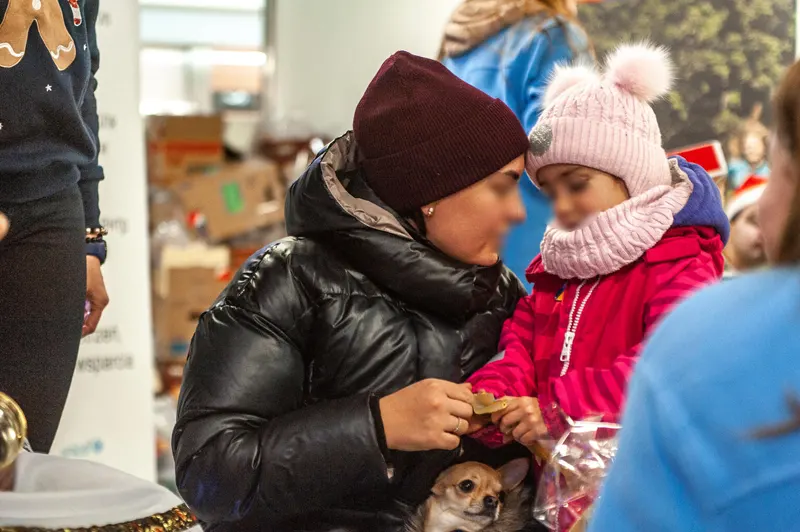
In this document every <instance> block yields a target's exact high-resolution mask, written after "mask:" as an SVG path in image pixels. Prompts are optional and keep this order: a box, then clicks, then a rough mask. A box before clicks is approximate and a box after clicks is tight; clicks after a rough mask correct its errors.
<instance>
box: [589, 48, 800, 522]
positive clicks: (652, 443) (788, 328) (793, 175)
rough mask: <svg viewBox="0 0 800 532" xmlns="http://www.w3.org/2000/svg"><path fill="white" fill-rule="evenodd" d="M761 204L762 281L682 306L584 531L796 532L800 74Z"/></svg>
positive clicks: (645, 372)
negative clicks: (764, 263)
mask: <svg viewBox="0 0 800 532" xmlns="http://www.w3.org/2000/svg"><path fill="white" fill-rule="evenodd" d="M774 104H775V108H774V113H773V116H774V118H773V120H774V123H775V131H774V134H773V139H772V142H771V146H770V154H769V158H770V166H771V176H770V179H769V181H768V183H767V188H766V190H765V191H764V193H763V195H762V196H761V199H760V200H759V202H760V204H759V208H760V220H759V221H760V224H761V228H762V232H763V236H764V242H765V247H766V251H767V256H768V257H769V259H770V262H771V264H772V265H773V267H772V269H771V270H769V271H764V272H760V273H755V274H749V275H744V276H742V277H739V278H737V279H734V280H731V281H729V282H727V283H723V284H719V285H716V286H714V287H712V288H710V289H708V290H706V291H704V292H701V293H700V294H699V295H697V296H695V297H694V298H692V299H690V300H689V301H687V302H686V303H685V304H683V305H682V306H680V307H679V308H678V309H677V310H675V311H674V312H673V313H672V314H671V315H670V317H668V318H667V319H666V320H665V321H664V323H663V324H662V326H661V327H660V328H659V329H658V330H657V332H656V333H655V334H654V335H653V337H652V339H651V340H650V343H649V346H648V347H647V348H646V349H645V352H644V353H643V355H642V357H641V360H640V362H639V364H638V365H637V367H636V371H635V373H634V377H633V379H632V381H631V385H630V389H629V395H628V405H627V411H626V413H625V415H624V417H623V421H622V425H623V430H622V432H621V435H620V447H619V453H618V455H617V459H616V462H615V463H614V465H613V466H612V468H611V472H610V474H609V477H608V479H607V480H606V484H605V486H604V490H603V491H602V493H601V496H600V498H599V501H598V504H597V508H596V510H595V513H594V515H593V517H592V523H591V525H590V531H592V532H606V531H609V532H612V531H613V532H628V531H631V532H632V531H642V530H646V531H648V532H655V531H673V530H676V531H677V530H680V531H698V532H699V531H702V532H714V531H728V530H730V531H734V530H736V531H738V530H747V531H749V532H753V531H755V532H758V531H772V530H800V503H798V494H800V460H798V450H799V449H800V364H798V354H799V353H800V182H798V180H799V179H800V177H799V176H800V63H795V64H794V66H792V67H791V68H790V70H789V72H788V73H787V75H786V77H785V79H784V80H783V82H782V84H781V86H780V88H779V89H778V91H777V93H776V96H775V102H774Z"/></svg>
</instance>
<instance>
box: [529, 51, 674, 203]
mask: <svg viewBox="0 0 800 532" xmlns="http://www.w3.org/2000/svg"><path fill="white" fill-rule="evenodd" d="M671 85H672V64H671V62H670V59H669V54H668V53H667V51H666V49H664V48H662V47H656V46H652V45H649V44H647V43H643V44H638V45H625V46H620V47H619V48H618V49H617V50H616V51H615V52H614V53H613V54H611V56H610V57H609V58H608V59H607V61H606V68H605V73H603V74H600V73H598V72H597V71H595V70H594V69H593V68H591V67H587V66H572V67H564V66H560V67H556V70H555V72H554V74H553V78H552V80H551V82H550V85H549V86H548V88H547V91H546V93H545V97H544V104H545V108H544V110H543V111H542V114H541V116H540V117H539V121H538V122H537V123H536V127H534V128H533V130H532V131H531V133H530V136H529V141H530V150H529V151H528V155H527V157H526V169H527V170H528V175H529V176H530V177H531V179H532V180H533V182H534V184H536V185H537V186H538V182H537V178H536V173H537V172H538V171H539V169H541V168H544V167H545V166H549V165H551V164H577V165H581V166H588V167H590V168H594V169H596V170H600V171H603V172H606V173H608V174H611V175H613V176H615V177H618V178H620V179H622V180H623V181H624V182H625V184H626V185H627V187H628V192H629V193H630V195H631V197H635V196H638V195H640V194H643V193H644V192H646V191H647V190H649V189H651V188H653V187H656V186H659V185H670V184H671V177H670V170H669V164H668V162H667V155H666V153H665V152H664V149H663V148H662V147H661V130H660V129H659V127H658V122H657V121H656V115H655V113H654V112H653V109H652V108H651V107H650V105H649V103H650V102H652V101H654V100H656V99H658V98H659V97H661V96H663V95H664V94H666V93H667V92H668V91H669V89H670V87H671Z"/></svg>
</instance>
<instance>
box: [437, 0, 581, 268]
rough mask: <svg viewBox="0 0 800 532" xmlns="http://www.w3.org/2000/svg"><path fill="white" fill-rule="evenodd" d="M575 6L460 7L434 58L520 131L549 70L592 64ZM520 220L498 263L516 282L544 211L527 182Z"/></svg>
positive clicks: (507, 0)
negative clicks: (508, 114) (504, 110)
mask: <svg viewBox="0 0 800 532" xmlns="http://www.w3.org/2000/svg"><path fill="white" fill-rule="evenodd" d="M577 14H578V0H464V2H462V3H461V5H460V6H459V7H458V8H457V9H456V11H455V13H454V14H453V16H452V17H451V19H450V22H449V23H448V24H447V27H446V29H445V36H444V39H443V41H442V47H441V52H440V58H441V60H442V62H443V63H444V64H445V66H447V67H448V68H449V69H450V70H451V71H452V72H454V73H455V74H456V75H457V76H458V77H460V78H461V79H463V80H464V81H466V82H467V83H470V84H472V85H474V86H475V87H477V88H479V89H481V90H482V91H484V92H485V93H487V94H490V95H491V96H494V97H495V98H500V99H501V100H503V101H504V102H505V103H506V104H507V105H508V106H509V107H510V108H511V110H512V111H514V114H516V115H517V118H518V119H519V120H520V122H522V126H523V128H524V129H525V131H530V130H531V129H533V126H535V125H536V121H537V120H538V119H539V113H540V112H541V109H542V99H543V97H544V91H545V88H546V87H547V82H548V81H549V79H550V75H551V73H552V71H553V68H554V67H555V65H557V64H559V63H569V62H573V61H576V60H579V61H581V60H582V61H589V62H591V61H592V57H591V53H590V47H589V43H588V40H587V38H586V34H585V33H584V31H583V29H582V28H581V27H580V25H579V24H578V21H577ZM520 189H521V191H522V197H523V201H524V203H525V209H526V210H527V212H528V217H527V220H526V221H525V223H524V224H522V225H520V226H519V227H517V228H516V229H514V230H513V231H512V232H511V235H510V236H509V240H508V244H507V246H506V251H505V252H504V253H503V260H504V262H505V263H506V264H507V265H508V267H509V268H511V270H512V271H513V272H514V273H515V274H517V276H518V277H519V278H520V279H525V269H526V268H527V267H528V264H529V262H530V256H529V253H526V251H525V250H526V249H530V247H531V246H533V247H538V246H539V242H540V241H541V239H542V236H543V235H544V230H545V227H546V226H547V223H548V222H549V221H550V219H551V218H552V214H551V209H550V206H549V204H548V202H547V201H546V199H545V198H544V196H543V195H542V193H541V192H539V191H538V190H537V189H536V187H534V186H533V183H532V182H530V180H528V179H523V180H522V183H521V184H520Z"/></svg>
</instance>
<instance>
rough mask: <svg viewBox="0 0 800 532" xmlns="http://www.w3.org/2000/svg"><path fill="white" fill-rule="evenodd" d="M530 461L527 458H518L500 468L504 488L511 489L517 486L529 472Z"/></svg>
mask: <svg viewBox="0 0 800 532" xmlns="http://www.w3.org/2000/svg"><path fill="white" fill-rule="evenodd" d="M529 467H530V461H528V459H527V458H517V459H516V460H512V461H510V462H509V463H507V464H506V465H504V466H503V467H501V468H500V469H499V471H500V475H501V476H502V483H503V490H505V491H511V490H513V489H515V488H517V487H518V486H519V485H520V484H522V481H523V480H525V477H526V476H527V474H528V468H529Z"/></svg>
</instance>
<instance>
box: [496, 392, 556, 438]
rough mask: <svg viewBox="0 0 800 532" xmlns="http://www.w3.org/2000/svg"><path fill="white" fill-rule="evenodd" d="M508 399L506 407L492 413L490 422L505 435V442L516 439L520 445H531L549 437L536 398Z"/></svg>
mask: <svg viewBox="0 0 800 532" xmlns="http://www.w3.org/2000/svg"><path fill="white" fill-rule="evenodd" d="M508 401H509V404H508V408H506V409H505V410H501V411H500V412H495V413H494V414H492V422H493V423H494V424H495V425H497V427H498V428H499V429H500V432H502V433H503V434H504V435H505V441H506V443H508V442H510V441H511V440H517V441H518V442H519V443H521V444H522V445H531V444H533V443H534V442H536V441H537V440H542V439H546V438H548V437H549V432H548V431H547V426H546V425H545V424H544V420H543V419H542V412H541V410H540V409H539V400H538V399H536V398H535V397H509V398H508Z"/></svg>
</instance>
